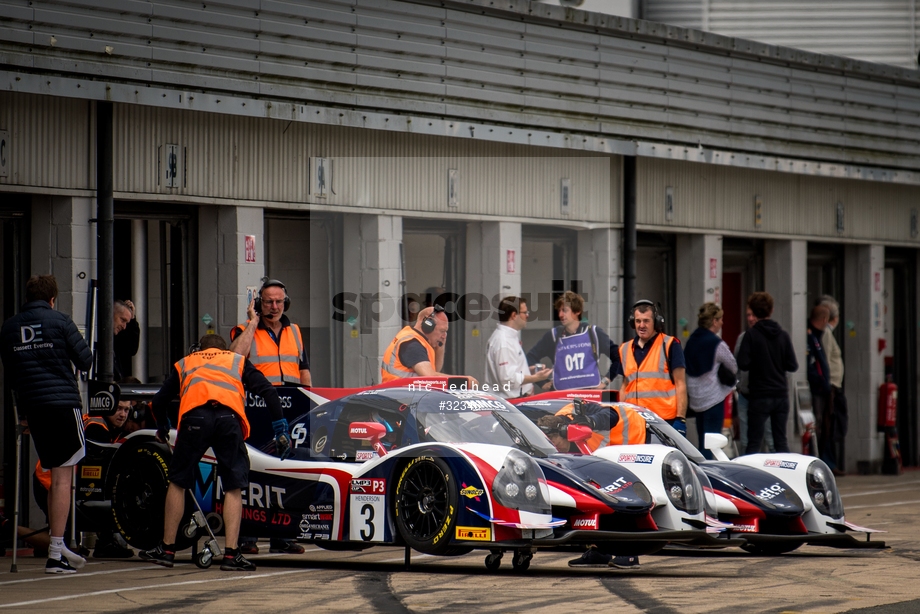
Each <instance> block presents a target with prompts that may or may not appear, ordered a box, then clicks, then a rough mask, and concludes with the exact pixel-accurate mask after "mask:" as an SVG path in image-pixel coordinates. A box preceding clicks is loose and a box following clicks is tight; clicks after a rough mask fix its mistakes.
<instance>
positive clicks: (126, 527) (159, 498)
mask: <svg viewBox="0 0 920 614" xmlns="http://www.w3.org/2000/svg"><path fill="white" fill-rule="evenodd" d="M171 459H172V452H170V450H169V447H168V446H166V445H164V444H161V443H157V442H155V441H141V442H127V443H125V444H124V445H123V446H122V447H121V448H120V449H119V450H118V452H117V453H116V454H115V457H114V458H113V459H112V465H111V468H110V469H109V479H108V484H109V485H108V493H109V499H111V501H112V515H113V516H114V519H115V528H116V529H117V530H118V532H119V533H121V535H122V537H124V538H125V541H126V542H128V544H129V545H130V546H133V547H134V548H139V549H141V550H149V549H150V548H155V547H156V546H157V544H159V543H160V539H162V537H163V516H164V505H165V503H166V490H167V488H168V487H169V461H170V460H171ZM185 509H186V513H185V514H184V516H183V518H182V521H181V522H180V523H179V532H178V534H177V535H176V548H177V549H178V550H183V549H185V548H188V547H189V546H191V545H192V544H193V543H194V541H195V539H196V538H195V537H193V538H189V537H188V536H186V535H185V532H184V531H183V530H182V528H183V527H185V526H186V525H187V524H188V520H189V518H190V517H191V511H192V510H193V509H194V504H193V503H192V502H191V501H189V495H186V506H185Z"/></svg>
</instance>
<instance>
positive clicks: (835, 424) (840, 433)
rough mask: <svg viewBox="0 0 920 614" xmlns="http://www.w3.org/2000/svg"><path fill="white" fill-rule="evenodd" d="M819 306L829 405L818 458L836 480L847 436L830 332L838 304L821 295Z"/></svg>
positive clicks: (839, 357) (837, 355) (837, 354)
mask: <svg viewBox="0 0 920 614" xmlns="http://www.w3.org/2000/svg"><path fill="white" fill-rule="evenodd" d="M821 303H822V304H823V305H826V306H827V308H828V310H829V312H830V315H829V319H828V321H827V326H826V327H824V336H823V337H822V338H821V341H822V343H823V345H824V353H825V354H826V355H827V367H828V369H830V374H831V400H830V403H829V409H830V411H828V417H827V418H828V419H827V429H828V433H829V434H830V435H829V436H828V438H827V445H826V446H825V448H824V449H822V450H821V458H822V459H823V460H824V462H825V463H827V466H828V467H830V468H831V471H832V472H833V474H834V475H836V476H844V475H846V472H845V471H844V466H845V464H846V463H845V462H844V461H845V459H844V456H843V454H844V450H843V442H844V440H845V439H846V436H847V426H848V413H849V412H848V411H847V397H846V394H844V392H843V372H844V369H843V352H841V351H840V346H839V345H838V344H837V339H835V338H834V330H835V329H836V328H837V325H838V324H839V323H840V304H839V303H838V302H837V301H836V300H835V299H834V297H833V296H829V295H827V294H825V295H824V296H822V297H821Z"/></svg>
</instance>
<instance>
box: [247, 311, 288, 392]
mask: <svg viewBox="0 0 920 614" xmlns="http://www.w3.org/2000/svg"><path fill="white" fill-rule="evenodd" d="M248 324H249V322H248V321H247V322H246V324H245V325H243V324H241V325H240V326H242V327H243V328H244V329H245V328H246V326H247V325H248ZM302 355H303V337H302V336H301V334H300V327H299V326H297V325H296V324H293V323H292V324H290V325H289V326H285V327H284V328H282V329H281V340H280V342H279V343H275V340H274V339H272V336H271V335H270V334H269V332H268V331H267V330H265V329H264V328H256V334H255V336H254V337H253V338H252V345H250V346H249V362H251V363H252V364H253V365H255V368H256V369H258V370H259V371H261V372H262V375H264V376H265V379H267V380H268V381H269V382H271V383H272V385H274V386H281V385H284V384H291V385H295V386H297V385H299V384H300V357H301V356H302Z"/></svg>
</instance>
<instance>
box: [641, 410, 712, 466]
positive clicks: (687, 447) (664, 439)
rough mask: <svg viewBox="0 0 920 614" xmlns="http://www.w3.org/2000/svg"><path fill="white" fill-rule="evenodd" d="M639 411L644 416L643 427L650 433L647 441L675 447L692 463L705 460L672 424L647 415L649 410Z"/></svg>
mask: <svg viewBox="0 0 920 614" xmlns="http://www.w3.org/2000/svg"><path fill="white" fill-rule="evenodd" d="M636 409H641V408H636ZM641 413H642V415H643V416H644V417H645V428H646V430H647V431H648V432H649V433H651V440H650V441H649V443H660V444H662V445H665V446H670V447H672V448H677V449H678V450H680V451H681V452H683V453H684V455H685V456H686V457H687V458H689V459H690V460H691V461H693V462H694V463H701V462H703V461H705V460H706V458H705V457H704V456H703V455H702V454H701V453H700V451H699V450H698V449H697V448H696V446H694V445H693V444H692V443H690V442H689V441H687V439H686V438H685V437H684V436H683V435H681V434H680V433H678V432H677V431H676V430H675V429H674V427H673V426H671V425H670V424H668V423H667V422H665V421H664V420H662V419H661V418H659V417H657V416H654V415H648V414H650V412H648V411H647V410H643V411H642V412H641Z"/></svg>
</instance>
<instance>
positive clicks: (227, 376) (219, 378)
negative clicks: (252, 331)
mask: <svg viewBox="0 0 920 614" xmlns="http://www.w3.org/2000/svg"><path fill="white" fill-rule="evenodd" d="M244 366H245V359H244V358H243V357H242V356H240V355H239V354H236V353H234V352H229V351H225V350H217V349H207V350H201V351H200V352H195V353H194V354H190V355H188V356H186V357H185V358H183V359H182V360H180V361H179V362H177V363H176V370H177V371H178V372H179V394H180V401H179V426H180V427H181V425H182V416H183V415H185V413H186V412H188V411H191V410H193V409H195V408H196V407H200V406H202V405H204V404H206V403H208V402H210V401H214V402H217V403H220V404H221V405H225V406H227V407H229V408H230V409H232V410H233V411H234V412H235V413H236V414H237V415H238V416H239V417H240V421H241V422H242V425H243V439H246V438H247V437H249V420H247V418H246V409H245V408H244V407H243V399H244V398H245V397H244V395H245V392H244V391H243V367H244Z"/></svg>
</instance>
